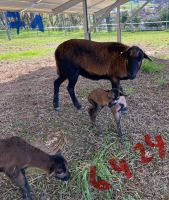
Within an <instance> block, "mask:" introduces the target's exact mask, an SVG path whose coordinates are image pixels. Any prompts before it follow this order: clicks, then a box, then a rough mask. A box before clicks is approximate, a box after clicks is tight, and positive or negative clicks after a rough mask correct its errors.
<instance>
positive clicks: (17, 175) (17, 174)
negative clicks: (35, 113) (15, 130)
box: [0, 136, 70, 200]
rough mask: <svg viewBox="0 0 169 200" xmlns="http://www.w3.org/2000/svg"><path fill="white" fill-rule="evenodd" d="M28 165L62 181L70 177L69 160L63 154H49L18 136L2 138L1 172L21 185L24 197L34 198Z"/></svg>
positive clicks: (0, 142)
mask: <svg viewBox="0 0 169 200" xmlns="http://www.w3.org/2000/svg"><path fill="white" fill-rule="evenodd" d="M27 167H36V168H40V169H42V170H44V171H46V172H47V173H48V174H49V175H50V176H53V177H55V178H57V179H60V180H62V181H67V180H68V179H69V178H70V173H69V171H68V168H67V162H66V160H65V159H64V157H63V156H62V155H61V154H55V155H49V154H47V153H45V152H43V151H41V150H40V149H38V148H36V147H34V146H32V145H30V144H28V143H27V142H26V141H24V140H22V139H21V138H20V137H16V136H14V137H11V138H7V139H0V172H4V173H5V174H6V175H7V176H8V177H9V178H10V179H11V180H12V182H13V183H14V184H16V185H17V186H19V187H20V189H21V191H22V193H23V198H24V199H26V200H32V196H31V190H30V187H29V184H28V181H27V179H26V176H25V169H26V168H27Z"/></svg>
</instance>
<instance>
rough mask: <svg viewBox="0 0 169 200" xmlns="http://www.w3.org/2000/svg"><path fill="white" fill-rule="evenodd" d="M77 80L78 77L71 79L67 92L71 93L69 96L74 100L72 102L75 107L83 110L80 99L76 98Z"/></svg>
mask: <svg viewBox="0 0 169 200" xmlns="http://www.w3.org/2000/svg"><path fill="white" fill-rule="evenodd" d="M77 79H78V76H77V77H74V79H69V84H68V86H67V90H68V92H69V95H70V97H71V99H72V102H73V104H74V106H75V107H76V108H77V109H81V107H82V106H81V104H80V103H79V101H78V99H77V98H76V95H75V91H74V88H75V85H76V83H77Z"/></svg>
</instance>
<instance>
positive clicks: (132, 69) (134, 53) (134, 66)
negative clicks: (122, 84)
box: [121, 46, 152, 80]
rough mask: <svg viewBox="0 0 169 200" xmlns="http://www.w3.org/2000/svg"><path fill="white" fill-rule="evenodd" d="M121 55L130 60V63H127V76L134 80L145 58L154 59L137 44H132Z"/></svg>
mask: <svg viewBox="0 0 169 200" xmlns="http://www.w3.org/2000/svg"><path fill="white" fill-rule="evenodd" d="M121 55H122V56H123V57H125V58H126V59H127V60H128V65H127V71H128V76H127V78H128V79H130V80H133V79H134V78H135V77H136V75H137V72H138V71H139V69H140V67H141V65H142V61H143V59H144V58H146V59H148V60H150V61H152V60H151V59H150V58H149V57H148V56H147V55H146V54H145V53H144V52H143V51H142V50H141V49H140V48H139V47H137V46H132V47H131V48H129V49H127V50H126V51H124V52H123V53H122V54H121Z"/></svg>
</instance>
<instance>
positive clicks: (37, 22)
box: [31, 15, 44, 32]
mask: <svg viewBox="0 0 169 200" xmlns="http://www.w3.org/2000/svg"><path fill="white" fill-rule="evenodd" d="M31 27H32V28H33V29H35V28H36V27H38V28H39V30H40V31H41V32H44V25H43V21H42V17H41V16H40V15H35V18H34V20H33V21H32V23H31Z"/></svg>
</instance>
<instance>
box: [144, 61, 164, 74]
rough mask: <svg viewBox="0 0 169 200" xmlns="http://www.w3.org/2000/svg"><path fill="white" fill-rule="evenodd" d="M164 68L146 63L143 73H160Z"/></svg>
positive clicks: (149, 62)
mask: <svg viewBox="0 0 169 200" xmlns="http://www.w3.org/2000/svg"><path fill="white" fill-rule="evenodd" d="M163 68H164V66H163V65H161V64H156V63H154V62H151V61H145V62H144V63H143V65H142V68H141V69H142V71H143V72H147V73H153V72H160V71H162V70H163Z"/></svg>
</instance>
